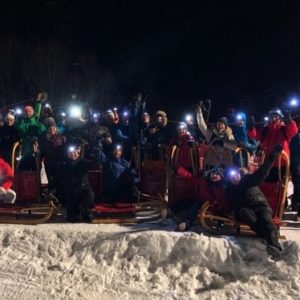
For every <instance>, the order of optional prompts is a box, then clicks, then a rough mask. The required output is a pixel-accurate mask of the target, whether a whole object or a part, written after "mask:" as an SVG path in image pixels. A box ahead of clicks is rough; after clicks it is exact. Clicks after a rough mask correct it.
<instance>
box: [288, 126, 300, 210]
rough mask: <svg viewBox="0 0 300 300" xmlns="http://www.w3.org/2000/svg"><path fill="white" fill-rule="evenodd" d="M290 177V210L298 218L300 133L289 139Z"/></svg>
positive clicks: (299, 208)
mask: <svg viewBox="0 0 300 300" xmlns="http://www.w3.org/2000/svg"><path fill="white" fill-rule="evenodd" d="M290 150H291V176H292V182H293V185H294V193H293V196H292V210H294V211H297V212H298V215H299V216H300V131H298V133H297V134H296V135H295V136H294V137H293V138H292V139H291V143H290Z"/></svg>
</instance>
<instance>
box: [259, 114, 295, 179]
mask: <svg viewBox="0 0 300 300" xmlns="http://www.w3.org/2000/svg"><path fill="white" fill-rule="evenodd" d="M268 115H269V122H268V125H267V126H265V127H264V128H263V129H262V130H261V131H259V130H257V131H256V132H255V135H254V136H255V138H256V139H257V140H259V141H260V144H261V147H262V149H263V150H264V151H265V153H266V158H267V157H268V156H269V155H270V154H271V152H272V149H273V148H274V146H275V145H277V144H281V145H283V150H284V151H285V152H286V153H287V155H288V157H289V156H290V147H289V144H290V141H291V139H292V137H293V136H295V135H296V134H297V132H298V128H297V124H296V122H295V121H294V120H293V119H292V117H291V112H290V111H287V112H286V115H285V116H284V115H283V113H282V111H281V110H280V109H279V108H273V109H271V110H270V111H269V113H268ZM285 165H286V162H285V160H284V159H282V160H281V170H282V173H283V172H284V168H285ZM278 179H279V178H278V162H275V163H274V167H273V168H272V170H271V171H270V175H269V176H268V178H267V179H266V180H267V181H269V182H276V181H278Z"/></svg>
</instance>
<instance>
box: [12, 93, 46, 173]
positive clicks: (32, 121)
mask: <svg viewBox="0 0 300 300" xmlns="http://www.w3.org/2000/svg"><path fill="white" fill-rule="evenodd" d="M46 99H47V94H46V93H39V94H38V96H37V99H36V105H35V109H33V107H32V106H30V105H27V106H26V107H25V114H26V117H25V118H23V119H21V120H17V122H16V128H17V131H18V133H19V137H20V139H21V140H22V159H21V161H20V166H19V169H20V170H26V171H27V170H36V169H37V162H36V154H37V145H38V142H39V140H40V138H41V137H42V136H43V134H44V133H45V132H46V127H45V125H44V124H43V123H41V122H40V121H39V118H40V114H41V108H42V103H43V102H45V101H46Z"/></svg>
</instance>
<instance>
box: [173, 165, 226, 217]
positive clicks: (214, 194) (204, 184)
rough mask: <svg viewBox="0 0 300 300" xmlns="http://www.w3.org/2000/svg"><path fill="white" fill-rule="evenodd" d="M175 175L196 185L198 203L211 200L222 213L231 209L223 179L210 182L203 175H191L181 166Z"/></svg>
mask: <svg viewBox="0 0 300 300" xmlns="http://www.w3.org/2000/svg"><path fill="white" fill-rule="evenodd" d="M177 175H179V176H181V177H184V178H186V180H188V181H190V182H192V183H193V184H195V185H196V186H197V189H196V190H197V195H196V199H197V201H199V202H200V203H202V204H203V203H204V202H206V201H209V202H211V203H212V204H214V205H215V207H216V208H217V209H218V210H219V211H220V212H222V213H228V212H230V210H231V207H230V203H229V201H228V199H227V197H226V193H225V191H224V184H223V181H221V182H218V183H216V184H214V183H210V182H209V180H208V179H206V178H205V177H203V176H193V174H192V173H190V172H189V171H187V170H186V169H185V168H183V167H179V169H178V170H177Z"/></svg>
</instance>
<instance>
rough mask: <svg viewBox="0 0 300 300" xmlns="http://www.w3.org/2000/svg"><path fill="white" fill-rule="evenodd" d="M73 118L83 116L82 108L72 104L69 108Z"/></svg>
mask: <svg viewBox="0 0 300 300" xmlns="http://www.w3.org/2000/svg"><path fill="white" fill-rule="evenodd" d="M69 114H70V117H71V118H79V117H80V116H81V109H80V107H79V106H71V107H70V110H69Z"/></svg>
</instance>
